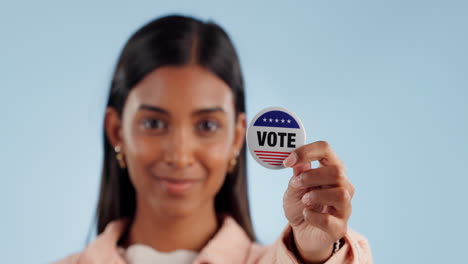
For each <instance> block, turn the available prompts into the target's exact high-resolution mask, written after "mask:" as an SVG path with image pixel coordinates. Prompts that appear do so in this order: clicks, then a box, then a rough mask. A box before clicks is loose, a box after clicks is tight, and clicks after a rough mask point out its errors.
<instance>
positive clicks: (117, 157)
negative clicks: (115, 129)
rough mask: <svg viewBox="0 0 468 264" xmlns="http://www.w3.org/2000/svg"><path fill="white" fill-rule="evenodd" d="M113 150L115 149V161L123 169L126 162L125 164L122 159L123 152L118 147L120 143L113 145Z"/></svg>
mask: <svg viewBox="0 0 468 264" xmlns="http://www.w3.org/2000/svg"><path fill="white" fill-rule="evenodd" d="M114 151H115V153H116V154H115V158H116V159H117V161H118V162H119V166H120V168H121V169H124V168H126V167H127V164H125V159H124V154H123V153H122V152H121V148H120V145H117V146H115V147H114Z"/></svg>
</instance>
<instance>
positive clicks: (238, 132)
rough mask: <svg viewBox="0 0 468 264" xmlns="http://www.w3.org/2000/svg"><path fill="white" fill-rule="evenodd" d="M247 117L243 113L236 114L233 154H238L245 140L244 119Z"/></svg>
mask: <svg viewBox="0 0 468 264" xmlns="http://www.w3.org/2000/svg"><path fill="white" fill-rule="evenodd" d="M246 120H247V118H246V116H245V113H239V114H238V115H237V121H236V127H235V135H234V142H233V149H234V155H236V154H238V153H239V152H240V151H241V149H242V146H243V145H244V142H245V130H246V122H247V121H246Z"/></svg>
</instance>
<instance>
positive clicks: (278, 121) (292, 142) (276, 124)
mask: <svg viewBox="0 0 468 264" xmlns="http://www.w3.org/2000/svg"><path fill="white" fill-rule="evenodd" d="M305 137H306V135H305V129H304V126H303V125H302V122H301V120H300V119H299V118H298V117H297V116H296V115H295V114H294V113H292V112H291V111H289V110H286V109H285V108H282V107H269V108H266V109H263V110H262V111H260V113H258V114H257V115H256V116H255V117H254V119H253V120H252V121H251V122H250V125H249V127H248V128H247V146H248V148H249V152H250V154H251V155H252V157H253V158H254V159H255V160H256V161H257V162H258V163H259V164H260V165H262V166H263V167H266V168H269V169H283V168H285V167H284V165H283V160H284V159H286V158H287V157H288V156H289V154H291V152H292V151H293V150H295V149H296V148H298V147H300V146H302V145H304V144H305Z"/></svg>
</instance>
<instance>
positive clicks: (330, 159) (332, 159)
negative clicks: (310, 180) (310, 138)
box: [283, 141, 341, 167]
mask: <svg viewBox="0 0 468 264" xmlns="http://www.w3.org/2000/svg"><path fill="white" fill-rule="evenodd" d="M314 160H318V161H320V164H322V165H325V166H327V165H329V164H341V161H340V160H339V159H338V157H337V156H336V154H335V152H334V151H333V150H332V148H331V147H330V144H328V142H326V141H317V142H314V143H311V144H307V145H304V146H302V147H300V148H298V149H296V150H294V151H293V152H292V153H291V154H290V155H289V156H288V157H287V158H286V159H285V160H284V161H283V164H284V166H285V167H296V166H301V165H304V164H310V162H311V161H314Z"/></svg>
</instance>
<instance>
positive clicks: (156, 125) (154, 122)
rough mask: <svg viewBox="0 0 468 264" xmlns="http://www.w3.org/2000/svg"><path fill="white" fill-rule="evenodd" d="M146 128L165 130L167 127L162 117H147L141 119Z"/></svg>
mask: <svg viewBox="0 0 468 264" xmlns="http://www.w3.org/2000/svg"><path fill="white" fill-rule="evenodd" d="M141 125H142V126H143V128H144V129H148V130H163V129H165V128H166V126H167V125H166V123H165V122H164V121H162V120H160V119H154V118H145V119H143V120H142V121H141Z"/></svg>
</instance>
